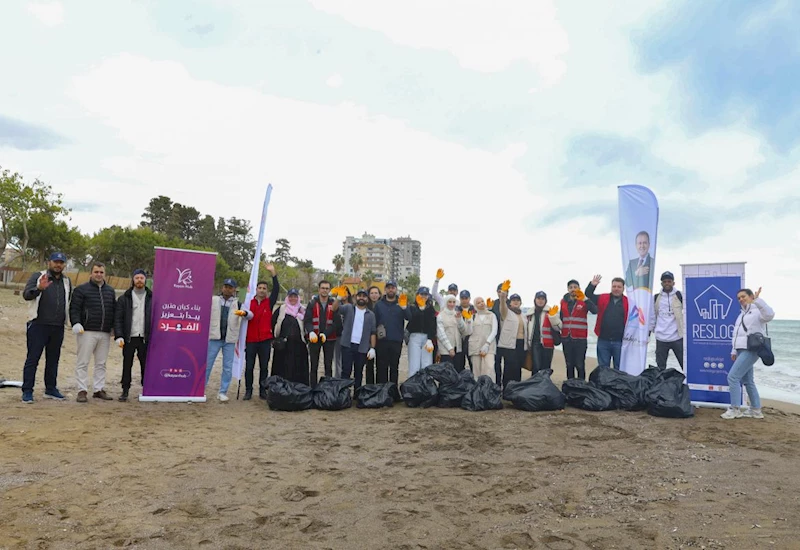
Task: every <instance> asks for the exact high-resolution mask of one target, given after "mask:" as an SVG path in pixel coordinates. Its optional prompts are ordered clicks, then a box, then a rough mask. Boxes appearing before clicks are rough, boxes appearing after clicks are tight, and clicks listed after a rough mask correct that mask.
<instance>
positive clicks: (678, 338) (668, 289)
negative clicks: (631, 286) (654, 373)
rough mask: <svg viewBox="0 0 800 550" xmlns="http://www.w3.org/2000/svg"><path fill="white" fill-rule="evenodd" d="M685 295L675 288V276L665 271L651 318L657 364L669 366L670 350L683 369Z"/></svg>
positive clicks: (664, 366) (661, 366) (659, 366)
mask: <svg viewBox="0 0 800 550" xmlns="http://www.w3.org/2000/svg"><path fill="white" fill-rule="evenodd" d="M685 330H686V329H685V327H684V321H683V295H682V294H681V291H680V290H675V276H674V275H673V274H672V273H671V272H669V271H665V272H664V273H663V274H662V275H661V292H659V293H658V294H656V297H655V307H654V308H653V315H652V316H651V319H650V332H655V334H656V365H658V368H660V369H665V368H667V357H668V356H669V351H670V350H672V353H674V354H675V358H676V359H677V360H678V364H679V365H680V366H681V370H683V335H684V332H685Z"/></svg>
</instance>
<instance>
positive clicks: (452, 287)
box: [447, 283, 458, 290]
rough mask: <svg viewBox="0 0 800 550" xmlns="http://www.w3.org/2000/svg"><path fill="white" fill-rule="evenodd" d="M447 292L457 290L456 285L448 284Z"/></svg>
mask: <svg viewBox="0 0 800 550" xmlns="http://www.w3.org/2000/svg"><path fill="white" fill-rule="evenodd" d="M447 290H458V285H457V284H455V283H450V284H449V285H447Z"/></svg>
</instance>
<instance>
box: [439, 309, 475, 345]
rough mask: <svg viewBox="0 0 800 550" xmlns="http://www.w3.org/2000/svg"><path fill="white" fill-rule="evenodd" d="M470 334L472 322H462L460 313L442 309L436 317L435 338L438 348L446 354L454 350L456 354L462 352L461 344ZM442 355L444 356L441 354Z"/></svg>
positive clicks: (462, 318)
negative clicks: (437, 341)
mask: <svg viewBox="0 0 800 550" xmlns="http://www.w3.org/2000/svg"><path fill="white" fill-rule="evenodd" d="M470 334H472V321H470V322H468V323H467V322H464V317H462V316H461V312H460V311H451V310H449V309H444V310H442V311H440V312H439V315H438V316H437V317H436V338H438V340H439V347H440V348H442V349H443V350H444V351H446V352H448V353H449V352H450V350H455V352H456V353H458V352H459V351H464V350H462V349H461V342H462V340H463V339H464V337H465V336H468V335H470ZM442 355H444V354H442Z"/></svg>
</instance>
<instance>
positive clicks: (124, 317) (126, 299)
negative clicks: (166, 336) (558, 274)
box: [114, 287, 153, 343]
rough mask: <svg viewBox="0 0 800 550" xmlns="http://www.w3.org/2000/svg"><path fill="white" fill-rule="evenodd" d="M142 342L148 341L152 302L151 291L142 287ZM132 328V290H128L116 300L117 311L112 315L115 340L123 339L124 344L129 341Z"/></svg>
mask: <svg viewBox="0 0 800 550" xmlns="http://www.w3.org/2000/svg"><path fill="white" fill-rule="evenodd" d="M144 292H145V297H144V341H145V342H147V341H148V340H150V319H151V315H150V311H151V310H152V305H151V302H152V300H153V291H152V290H150V289H149V288H147V287H144ZM132 327H133V289H132V288H129V289H128V290H126V291H125V294H123V295H122V296H120V297H119V300H117V310H116V312H115V314H114V334H115V335H116V337H117V338H124V339H125V343H128V342H130V341H131V329H132Z"/></svg>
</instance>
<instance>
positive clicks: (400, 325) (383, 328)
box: [375, 281, 411, 386]
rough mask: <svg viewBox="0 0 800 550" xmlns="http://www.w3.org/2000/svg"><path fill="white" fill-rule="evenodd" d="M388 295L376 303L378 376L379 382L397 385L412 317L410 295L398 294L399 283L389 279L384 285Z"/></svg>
mask: <svg viewBox="0 0 800 550" xmlns="http://www.w3.org/2000/svg"><path fill="white" fill-rule="evenodd" d="M384 288H385V290H386V295H385V296H384V297H383V298H381V299H380V300H379V301H378V303H376V304H375V321H376V322H377V323H378V346H377V349H376V351H377V353H378V357H377V359H376V360H375V362H376V364H377V367H378V368H377V372H376V378H377V382H378V384H385V383H386V382H389V381H391V382H392V383H394V385H395V386H396V385H397V381H398V370H399V366H400V354H401V352H402V350H403V336H404V331H405V327H406V321H408V320H409V319H411V310H410V309H408V307H407V306H408V297H407V296H406V295H405V294H404V295H403V296H401V297H399V298H398V296H397V283H395V282H394V281H389V282H387V283H386V286H385V287H384Z"/></svg>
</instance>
